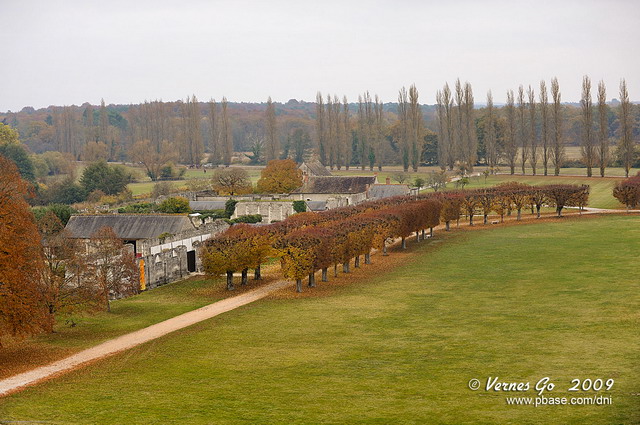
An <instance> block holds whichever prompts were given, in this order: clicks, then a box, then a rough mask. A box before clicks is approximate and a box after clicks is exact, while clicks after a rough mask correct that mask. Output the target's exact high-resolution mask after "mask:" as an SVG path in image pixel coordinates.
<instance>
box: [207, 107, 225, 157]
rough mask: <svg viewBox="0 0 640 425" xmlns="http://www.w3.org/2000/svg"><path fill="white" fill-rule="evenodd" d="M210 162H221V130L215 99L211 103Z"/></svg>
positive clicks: (209, 112)
mask: <svg viewBox="0 0 640 425" xmlns="http://www.w3.org/2000/svg"><path fill="white" fill-rule="evenodd" d="M208 118H209V137H210V141H209V152H210V154H209V161H210V162H213V163H215V164H218V163H220V162H222V161H221V159H222V158H221V153H222V149H221V146H220V129H219V128H218V104H217V103H216V101H215V100H214V99H211V100H210V101H209V110H208Z"/></svg>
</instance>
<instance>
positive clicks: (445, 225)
mask: <svg viewBox="0 0 640 425" xmlns="http://www.w3.org/2000/svg"><path fill="white" fill-rule="evenodd" d="M444 230H445V231H446V232H448V231H449V230H451V222H450V221H449V220H447V221H445V222H444Z"/></svg>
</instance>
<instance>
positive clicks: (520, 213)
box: [516, 208, 522, 221]
mask: <svg viewBox="0 0 640 425" xmlns="http://www.w3.org/2000/svg"><path fill="white" fill-rule="evenodd" d="M521 219H522V210H521V209H520V208H518V215H517V216H516V221H520V220H521Z"/></svg>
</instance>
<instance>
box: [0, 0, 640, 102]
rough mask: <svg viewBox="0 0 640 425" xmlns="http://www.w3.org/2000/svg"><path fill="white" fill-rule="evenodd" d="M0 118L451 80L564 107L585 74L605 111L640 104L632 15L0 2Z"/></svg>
mask: <svg viewBox="0 0 640 425" xmlns="http://www.w3.org/2000/svg"><path fill="white" fill-rule="evenodd" d="M0 15H1V16H2V25H0V37H2V57H3V60H2V65H0V84H1V90H0V110H1V111H6V110H7V109H11V110H19V109H21V108H22V107H24V106H34V107H36V108H39V107H43V106H47V105H50V104H55V105H63V104H81V103H83V102H85V101H89V102H91V103H93V104H96V103H99V101H100V98H101V97H104V99H105V101H106V102H107V103H138V102H141V101H144V100H145V99H156V98H158V99H160V98H161V99H163V100H175V99H178V98H184V97H186V96H187V95H190V94H192V93H193V94H195V95H196V96H198V98H199V99H201V100H208V99H209V98H211V97H214V98H216V99H219V98H221V97H222V96H227V97H228V98H229V100H231V101H264V100H266V98H267V96H269V95H271V96H272V97H273V99H274V100H276V101H282V102H285V101H287V100H288V99H290V98H296V99H304V100H309V101H310V100H313V99H314V98H315V93H316V91H317V90H321V91H322V92H323V93H327V92H331V93H332V94H333V93H336V94H338V95H339V96H341V95H342V94H346V95H347V96H348V97H349V99H350V100H354V99H355V98H356V97H357V95H358V93H361V92H363V91H365V90H370V91H371V92H372V93H378V94H379V95H380V96H381V98H382V100H383V101H395V100H396V98H397V91H398V89H399V88H400V87H401V86H403V85H407V86H408V85H410V84H411V83H416V85H417V86H418V89H419V91H420V94H421V97H420V101H421V103H434V101H435V92H436V90H437V89H439V88H440V87H441V86H442V85H443V84H444V82H445V81H449V82H450V83H452V82H453V81H454V80H455V79H456V77H460V78H461V79H462V80H468V81H470V82H471V83H472V85H473V88H474V92H475V97H476V101H477V102H479V103H482V102H484V98H485V94H486V91H487V90H489V89H492V90H493V92H494V98H495V100H496V102H503V101H504V98H505V91H506V90H507V89H509V88H513V89H515V88H517V86H518V85H519V84H525V85H527V84H532V85H534V86H535V87H536V88H537V85H538V82H539V80H540V79H547V80H548V79H550V78H551V77H553V76H557V77H558V79H559V81H560V87H561V89H562V93H563V100H566V101H577V100H579V96H580V82H581V79H582V76H583V75H584V74H588V75H590V76H591V77H592V79H593V80H596V81H597V80H600V79H604V80H605V82H606V84H607V87H608V90H609V96H608V97H609V98H611V97H617V91H618V84H619V81H620V78H622V77H625V78H626V79H627V84H628V87H629V92H630V97H631V99H632V100H639V99H640V81H639V80H640V78H639V75H638V71H639V70H640V55H639V54H638V50H637V48H638V43H639V41H640V2H638V1H633V0H629V1H620V0H619V1H612V0H607V1H585V0H582V1H563V0H555V1H515V0H512V1H448V2H447V1H366V2H365V1H347V0H342V1H302V0H298V1H295V0H294V1H158V0H154V1H99V2H98V1H91V0H83V1H62V0H59V1H46V0H42V1H30V0H0Z"/></svg>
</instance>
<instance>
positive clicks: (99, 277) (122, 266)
mask: <svg viewBox="0 0 640 425" xmlns="http://www.w3.org/2000/svg"><path fill="white" fill-rule="evenodd" d="M89 252H90V261H89V262H88V264H87V267H88V270H89V273H90V275H91V276H92V277H93V279H94V282H95V284H96V286H97V288H98V290H99V292H100V294H101V297H102V300H103V302H104V304H105V307H106V308H107V311H111V303H110V300H111V299H112V298H117V297H120V296H124V295H131V294H134V293H136V292H138V290H139V286H138V285H139V275H138V273H139V272H138V268H137V266H136V261H135V257H134V255H133V252H130V251H128V250H127V249H125V248H124V246H123V245H122V241H121V240H120V239H118V237H117V236H116V234H115V233H114V231H113V229H112V228H110V227H103V228H101V229H99V230H98V231H96V233H95V234H93V235H92V237H91V239H90V240H89Z"/></svg>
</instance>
